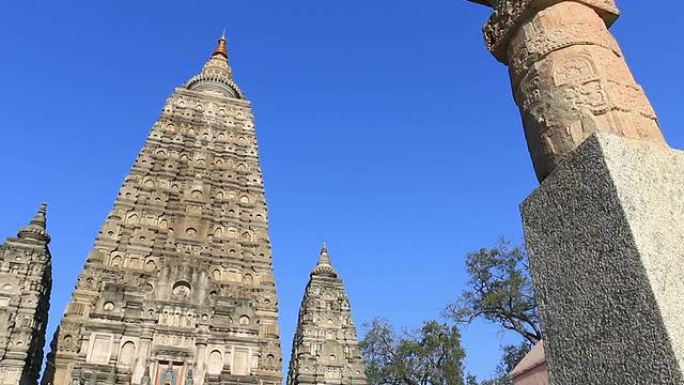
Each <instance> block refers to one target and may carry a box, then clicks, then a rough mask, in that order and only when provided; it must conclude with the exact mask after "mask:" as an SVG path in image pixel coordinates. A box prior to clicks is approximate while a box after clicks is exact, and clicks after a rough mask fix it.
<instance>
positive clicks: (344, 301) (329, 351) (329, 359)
mask: <svg viewBox="0 0 684 385" xmlns="http://www.w3.org/2000/svg"><path fill="white" fill-rule="evenodd" d="M364 372H365V371H364V365H363V361H362V360H361V353H360V350H359V343H358V339H357V335H356V327H355V326H354V320H353V318H352V314H351V306H350V303H349V298H348V297H347V293H346V291H345V289H344V284H343V283H342V280H341V279H340V278H339V277H338V275H337V273H336V272H335V271H334V270H333V268H332V264H331V263H330V257H329V255H328V248H327V247H326V246H325V244H323V247H322V248H321V254H320V256H319V258H318V263H317V264H316V267H315V268H314V270H313V272H312V273H311V278H310V279H309V283H308V284H307V286H306V289H305V291H304V299H303V300H302V305H301V307H300V309H299V320H298V322H297V330H296V332H295V336H294V341H293V344H292V355H291V359H290V368H289V372H288V375H287V385H312V384H319V385H365V384H366V383H367V380H366V376H365V373H364Z"/></svg>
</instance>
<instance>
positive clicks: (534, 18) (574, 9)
mask: <svg viewBox="0 0 684 385" xmlns="http://www.w3.org/2000/svg"><path fill="white" fill-rule="evenodd" d="M495 7H496V12H495V13H494V15H493V16H492V18H491V19H490V20H489V22H488V23H487V25H486V26H485V38H486V40H487V43H488V47H489V49H490V51H491V52H492V53H493V54H494V56H496V57H497V59H498V60H500V61H502V62H503V63H505V64H507V65H508V66H509V72H510V76H511V84H512V87H513V95H514V98H515V101H516V104H517V105H518V107H519V108H520V112H521V115H522V120H523V124H524V127H525V135H526V138H527V143H528V148H529V151H530V155H531V157H532V161H533V163H534V168H535V171H536V173H537V177H538V178H539V180H540V181H541V180H543V179H544V178H546V176H547V175H548V174H549V173H551V171H552V170H553V169H554V168H555V167H556V166H557V165H558V163H559V162H560V161H562V160H563V159H565V158H566V157H567V155H568V154H569V153H570V152H572V151H573V150H574V149H575V148H577V146H578V145H579V144H581V143H582V142H583V141H584V140H585V139H586V138H587V137H588V136H589V135H590V134H591V133H593V132H607V133H612V134H616V135H620V136H623V137H627V138H631V139H646V140H653V141H656V142H661V143H665V139H664V138H663V136H662V133H661V131H660V127H659V125H658V120H657V117H656V114H655V111H654V110H653V108H652V106H651V104H650V102H649V100H648V98H647V97H646V94H645V92H644V90H643V89H642V88H641V87H640V86H639V85H638V84H637V82H636V81H635V79H634V77H633V76H632V73H631V71H630V69H629V67H628V66H627V63H626V61H625V58H624V56H623V55H622V51H621V50H620V47H619V45H618V43H617V41H616V40H615V38H614V37H613V35H612V34H611V33H610V31H609V30H608V26H609V25H610V24H611V23H612V22H613V21H614V20H615V19H616V18H617V16H618V10H617V7H616V6H615V4H614V1H613V0H582V1H581V0H573V1H548V0H500V1H499V2H498V4H496V5H495Z"/></svg>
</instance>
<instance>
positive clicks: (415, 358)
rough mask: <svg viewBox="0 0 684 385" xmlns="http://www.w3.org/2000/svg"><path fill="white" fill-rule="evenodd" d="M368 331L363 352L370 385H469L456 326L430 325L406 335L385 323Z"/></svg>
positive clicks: (374, 322) (362, 344) (428, 323)
mask: <svg viewBox="0 0 684 385" xmlns="http://www.w3.org/2000/svg"><path fill="white" fill-rule="evenodd" d="M366 327H367V328H368V332H367V333H366V336H365V337H364V339H363V340H362V341H361V352H362V354H363V359H364V363H365V365H366V376H367V377H368V382H369V384H370V385H465V381H464V375H463V359H464V358H465V352H464V350H463V348H462V347H461V334H460V332H459V331H458V328H457V327H456V326H449V325H447V324H442V323H439V322H437V321H426V322H425V323H424V324H423V325H422V327H421V328H420V329H418V330H417V331H414V332H412V333H404V334H402V335H398V334H397V333H396V331H395V330H394V328H393V327H392V326H391V325H390V324H389V323H388V322H387V321H386V320H382V319H376V320H374V321H373V322H371V323H370V324H367V325H366Z"/></svg>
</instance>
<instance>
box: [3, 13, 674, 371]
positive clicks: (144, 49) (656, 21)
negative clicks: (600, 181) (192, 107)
mask: <svg viewBox="0 0 684 385" xmlns="http://www.w3.org/2000/svg"><path fill="white" fill-rule="evenodd" d="M621 7H622V10H623V18H622V19H621V20H620V21H619V22H618V24H617V25H616V26H615V27H614V29H613V30H614V32H615V34H616V36H617V37H618V39H619V40H620V41H621V43H622V46H623V49H624V51H625V54H626V55H627V58H628V61H629V63H630V65H631V66H632V69H633V71H634V73H635V75H636V77H637V79H638V80H639V82H640V83H641V84H642V85H643V86H644V87H645V88H646V91H647V93H648V95H649V97H650V98H651V101H652V102H653V103H654V105H655V107H656V110H657V111H658V113H659V116H660V119H661V123H662V126H663V131H664V133H665V136H666V138H667V139H668V140H669V143H670V144H671V145H672V146H673V147H677V148H683V147H684V133H682V130H681V128H680V127H681V126H682V123H683V121H684V115H683V114H684V112H682V108H681V106H682V93H681V88H682V85H683V84H684V82H683V76H684V75H683V72H682V70H681V62H682V59H683V57H682V56H683V52H682V48H681V47H682V44H681V42H680V38H681V28H680V24H681V14H682V12H684V4H682V3H680V2H671V3H669V4H668V5H667V7H666V8H665V7H662V6H654V5H653V4H651V2H647V1H635V0H632V1H623V2H622V4H621ZM487 16H488V11H487V10H486V9H485V8H484V7H480V6H477V5H474V4H471V3H466V2H465V1H463V0H449V1H446V0H434V1H415V0H414V1H404V0H391V1H390V0H375V1H367V0H366V1H361V0H347V1H344V2H343V1H313V0H306V1H304V0H302V1H289V2H286V1H261V0H250V1H244V0H243V1H230V2H228V1H206V2H201V3H200V2H181V1H164V2H161V1H157V2H152V1H149V2H148V1H144V2H143V1H71V2H55V1H34V0H22V1H8V2H6V3H5V4H3V10H2V15H0V47H2V60H0V106H1V107H0V111H1V112H2V120H0V125H1V127H2V139H0V143H2V146H1V147H0V171H1V175H2V188H0V237H5V236H10V235H13V234H14V233H16V231H17V229H18V228H19V227H21V226H23V225H24V224H25V223H26V222H27V221H28V220H29V219H30V217H31V216H32V215H33V214H34V212H35V210H36V209H37V208H38V205H39V202H41V201H47V202H48V203H49V205H50V207H49V213H48V215H49V230H50V233H51V234H52V238H53V241H52V243H51V250H52V253H53V257H54V286H53V292H52V307H51V310H50V330H49V335H50V337H49V338H51V335H52V332H53V330H54V328H55V326H56V324H57V323H58V321H59V318H60V317H61V314H62V312H63V310H64V307H65V304H66V302H67V301H68V299H69V297H70V295H71V290H72V289H73V285H74V283H75V280H76V277H77V275H78V272H79V271H80V269H81V267H82V265H83V263H84V261H85V257H86V255H87V254H88V252H89V250H90V249H91V247H92V245H93V241H94V239H95V235H96V234H97V232H98V230H99V227H100V225H101V224H102V222H103V221H104V219H105V216H106V214H107V213H108V211H109V210H110V208H111V206H112V203H113V201H114V198H115V195H116V193H117V190H118V188H119V186H120V184H121V183H122V181H123V178H124V176H125V175H126V174H127V172H128V169H129V168H130V166H131V164H132V162H133V160H134V158H135V156H136V154H137V152H138V151H139V149H140V148H141V147H142V145H143V143H144V140H145V138H146V136H147V133H148V131H149V129H150V127H151V126H152V123H153V122H154V120H155V119H156V118H157V116H158V114H159V112H160V110H161V107H162V105H163V103H164V100H165V99H166V97H167V96H168V95H169V94H170V93H171V92H172V91H173V88H174V87H175V86H177V85H180V84H182V83H183V82H185V81H186V80H187V79H189V78H190V77H191V76H192V75H193V74H195V73H196V72H198V71H199V69H200V68H201V65H202V64H203V63H204V61H205V60H206V59H207V57H208V55H209V54H210V53H211V50H212V49H213V47H214V44H215V40H216V38H217V36H218V35H219V34H220V33H221V31H222V30H223V28H224V27H225V28H226V29H227V34H228V39H229V49H230V55H231V64H232V67H233V70H234V73H235V77H236V80H237V82H238V84H240V86H241V87H242V89H243V90H244V91H245V92H246V93H247V95H248V97H249V98H250V99H251V100H252V102H253V105H254V110H255V115H256V123H257V133H258V138H259V143H260V149H261V162H262V167H263V171H264V176H265V183H266V195H267V200H268V204H269V209H270V218H271V223H270V227H271V230H270V233H271V237H272V241H273V248H274V261H275V262H274V263H275V273H276V279H277V284H278V290H279V295H280V306H281V308H280V309H281V327H282V340H283V351H284V354H283V356H284V359H285V361H286V360H287V359H288V358H289V351H290V343H291V339H292V334H293V331H294V327H295V322H296V314H297V310H298V306H299V303H300V300H301V296H302V294H303V290H304V286H305V284H306V281H307V279H308V273H309V271H310V270H311V268H312V267H313V265H314V263H315V260H316V257H317V255H318V250H319V247H320V244H321V242H322V241H327V242H328V245H329V248H330V253H331V256H332V258H333V262H334V264H335V265H336V266H337V268H338V270H339V272H340V273H341V275H342V277H343V278H344V280H345V284H346V287H347V290H348V292H349V295H350V297H351V300H352V306H353V311H354V316H355V319H356V322H357V324H359V325H361V324H362V323H363V322H364V321H369V320H371V319H372V318H374V317H378V316H383V317H386V318H388V319H389V320H390V321H392V322H393V323H395V324H397V325H403V326H406V327H415V326H418V325H419V324H420V322H421V321H422V320H424V319H427V318H430V317H436V316H439V313H440V311H441V309H442V307H443V306H444V305H445V304H446V303H447V302H449V301H450V300H452V299H454V298H455V297H456V296H457V295H458V293H459V292H460V290H461V289H462V288H463V285H464V283H465V278H464V258H463V257H464V255H465V253H466V252H468V251H470V250H475V249H478V248H480V247H482V246H488V245H491V244H493V243H494V241H495V240H496V239H497V238H498V237H499V236H505V237H507V238H509V239H512V240H514V241H520V240H521V237H522V229H521V224H520V216H519V213H518V205H519V203H520V202H521V201H522V200H523V199H524V198H525V197H526V196H527V195H528V194H529V193H530V192H531V191H532V190H533V189H534V188H535V187H536V185H537V181H536V178H535V177H534V173H533V169H532V166H531V164H530V161H529V157H528V154H527V149H526V145H525V141H524V137H523V132H522V128H521V124H520V119H519V115H518V111H517V109H516V107H515V105H514V104H513V101H512V98H511V96H510V95H511V92H510V89H509V84H508V76H507V72H506V68H505V67H504V66H503V65H501V64H499V63H498V62H496V61H495V60H494V59H493V58H492V57H491V56H490V55H489V54H488V53H487V52H486V50H485V48H484V44H483V42H482V38H481V33H480V31H481V26H482V24H483V23H484V21H485V19H486V17H487ZM463 333H464V335H463V342H464V345H465V347H466V349H467V352H468V359H467V366H468V370H469V371H471V372H473V373H475V374H477V375H478V376H481V377H486V376H488V375H490V374H491V373H492V371H493V370H494V368H495V366H496V364H497V362H498V358H499V352H498V348H499V345H500V344H501V342H502V341H503V340H506V337H504V336H502V335H501V334H498V333H497V329H496V328H493V327H491V326H488V325H486V324H484V323H478V324H476V325H473V326H470V327H467V328H465V329H464V330H463ZM284 364H285V367H287V366H286V362H285V363H284Z"/></svg>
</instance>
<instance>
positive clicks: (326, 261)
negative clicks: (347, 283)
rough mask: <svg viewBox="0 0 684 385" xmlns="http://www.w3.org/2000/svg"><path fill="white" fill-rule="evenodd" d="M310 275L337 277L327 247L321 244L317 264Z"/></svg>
mask: <svg viewBox="0 0 684 385" xmlns="http://www.w3.org/2000/svg"><path fill="white" fill-rule="evenodd" d="M311 275H326V276H329V277H337V272H335V269H334V268H333V266H332V262H331V261H330V255H328V246H327V245H326V244H325V242H323V245H322V246H321V254H320V255H319V257H318V263H316V267H315V268H314V269H313V271H312V272H311Z"/></svg>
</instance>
